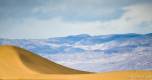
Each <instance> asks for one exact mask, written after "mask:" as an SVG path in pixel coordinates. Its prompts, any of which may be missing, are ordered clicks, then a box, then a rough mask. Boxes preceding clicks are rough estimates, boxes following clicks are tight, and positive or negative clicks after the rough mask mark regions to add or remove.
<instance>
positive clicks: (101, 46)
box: [0, 33, 152, 72]
mask: <svg viewBox="0 0 152 80" xmlns="http://www.w3.org/2000/svg"><path fill="white" fill-rule="evenodd" d="M0 45H16V46H19V47H22V48H25V49H27V50H30V51H32V52H35V53H38V54H39V55H41V56H44V57H46V58H48V59H50V60H54V61H56V62H58V63H60V64H63V65H66V66H69V67H72V68H76V69H82V70H87V71H97V72H98V71H111V70H130V69H131V70H132V69H133V70H134V69H135V70H136V69H137V70H138V69H144V70H145V69H146V70H147V69H148V70H149V69H152V33H149V34H134V33H130V34H111V35H98V36H91V35H87V34H80V35H71V36H66V37H55V38H49V39H0ZM86 66H89V67H87V68H86Z"/></svg>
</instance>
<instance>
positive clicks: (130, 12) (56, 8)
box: [0, 0, 152, 39]
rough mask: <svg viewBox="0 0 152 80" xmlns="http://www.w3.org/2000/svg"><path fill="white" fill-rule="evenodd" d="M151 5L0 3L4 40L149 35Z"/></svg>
mask: <svg viewBox="0 0 152 80" xmlns="http://www.w3.org/2000/svg"><path fill="white" fill-rule="evenodd" d="M120 3H121V4H120ZM151 3H152V0H0V38H15V39H16V38H36V39H37V38H38V39H41V38H49V37H57V36H66V35H75V34H90V35H104V34H123V33H140V34H146V33H149V32H152V16H151V14H152V5H151Z"/></svg>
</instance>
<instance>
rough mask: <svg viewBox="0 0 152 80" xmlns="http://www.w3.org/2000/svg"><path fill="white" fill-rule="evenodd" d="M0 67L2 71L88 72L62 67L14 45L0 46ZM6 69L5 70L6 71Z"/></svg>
mask: <svg viewBox="0 0 152 80" xmlns="http://www.w3.org/2000/svg"><path fill="white" fill-rule="evenodd" d="M0 69H3V70H5V71H1V72H0V73H1V74H4V73H20V72H23V73H32V74H36V73H43V74H82V73H88V72H85V71H79V70H74V69H70V68H67V67H64V66H62V65H59V64H56V63H54V62H51V61H49V60H47V59H45V58H43V57H41V56H39V55H36V54H34V53H32V52H30V51H27V50H24V49H22V48H18V47H15V46H9V45H7V46H0ZM6 70H7V71H6ZM3 72H4V73H3Z"/></svg>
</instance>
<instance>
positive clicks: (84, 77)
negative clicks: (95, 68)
mask: <svg viewBox="0 0 152 80" xmlns="http://www.w3.org/2000/svg"><path fill="white" fill-rule="evenodd" d="M0 79H27V80H31V79H45V80H46V79H48V80H152V71H150V70H149V71H148V70H147V71H116V72H105V73H89V72H84V71H79V70H74V69H70V68H67V67H64V66H62V65H59V64H56V63H54V62H51V61H49V60H47V59H45V58H43V57H40V56H38V55H36V54H33V53H31V52H29V51H27V50H24V49H22V48H18V47H14V46H0Z"/></svg>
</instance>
